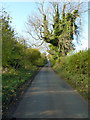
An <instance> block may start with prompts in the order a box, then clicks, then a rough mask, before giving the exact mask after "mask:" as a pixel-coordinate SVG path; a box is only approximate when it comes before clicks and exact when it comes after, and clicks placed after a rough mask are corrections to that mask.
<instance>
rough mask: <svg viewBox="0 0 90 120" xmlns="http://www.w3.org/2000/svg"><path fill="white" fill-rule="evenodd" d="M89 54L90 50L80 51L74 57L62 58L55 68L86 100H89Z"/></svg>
mask: <svg viewBox="0 0 90 120" xmlns="http://www.w3.org/2000/svg"><path fill="white" fill-rule="evenodd" d="M89 53H90V50H88V51H80V52H78V53H76V54H74V55H72V56H65V57H61V58H60V59H58V60H57V61H56V63H55V64H54V66H53V68H54V69H55V70H56V72H58V73H59V74H60V75H61V76H62V77H63V78H65V79H66V81H67V82H68V83H70V84H71V85H72V86H73V87H74V88H75V89H77V91H78V92H79V93H80V94H81V95H82V96H83V97H84V98H86V99H88V80H89V76H88V75H90V71H89V64H88V63H89V60H90V58H89ZM89 98H90V96H89Z"/></svg>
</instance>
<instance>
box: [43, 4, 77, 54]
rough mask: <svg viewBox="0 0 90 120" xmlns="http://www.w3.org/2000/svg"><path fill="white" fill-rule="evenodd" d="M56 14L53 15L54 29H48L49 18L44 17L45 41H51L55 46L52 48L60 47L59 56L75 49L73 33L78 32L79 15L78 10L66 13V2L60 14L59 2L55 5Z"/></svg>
mask: <svg viewBox="0 0 90 120" xmlns="http://www.w3.org/2000/svg"><path fill="white" fill-rule="evenodd" d="M55 9H56V10H55V15H54V17H53V30H52V31H51V32H50V31H49V30H48V20H47V19H46V16H45V18H44V41H46V42H47V43H50V44H51V45H52V46H54V47H55V49H53V48H52V47H50V49H51V50H52V49H53V50H54V51H56V49H58V51H57V52H58V56H64V55H67V53H68V52H69V51H71V50H73V49H74V44H73V43H72V40H73V39H74V37H73V35H74V34H77V29H78V27H77V25H76V23H75V21H76V18H77V17H79V14H78V10H77V9H76V10H74V11H73V12H72V13H69V12H68V13H66V12H65V10H66V4H64V5H63V10H62V14H61V16H60V13H59V9H58V3H57V4H56V5H55Z"/></svg>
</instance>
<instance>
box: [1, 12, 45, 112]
mask: <svg viewBox="0 0 90 120" xmlns="http://www.w3.org/2000/svg"><path fill="white" fill-rule="evenodd" d="M2 13H3V14H2V15H1V16H0V21H2V53H3V54H2V104H3V105H2V106H3V108H4V110H5V109H7V107H8V106H9V104H10V103H11V102H12V100H13V98H14V96H16V95H17V91H18V89H19V87H21V86H22V84H24V83H25V82H26V81H27V80H28V79H29V78H30V77H31V76H33V75H34V73H35V72H36V71H37V70H38V69H39V67H41V66H44V64H46V61H47V60H46V56H45V55H44V54H41V53H40V51H39V50H38V49H34V48H29V47H27V45H26V44H25V40H24V44H23V42H21V39H20V41H19V39H17V37H16V36H15V31H14V30H13V29H12V27H11V26H10V23H11V18H10V16H9V15H8V14H7V12H5V11H3V12H2ZM22 41H23V39H22Z"/></svg>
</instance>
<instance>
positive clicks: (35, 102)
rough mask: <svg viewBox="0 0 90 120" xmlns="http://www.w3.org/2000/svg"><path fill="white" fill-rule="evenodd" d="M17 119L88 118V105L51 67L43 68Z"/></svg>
mask: <svg viewBox="0 0 90 120" xmlns="http://www.w3.org/2000/svg"><path fill="white" fill-rule="evenodd" d="M13 117H15V118H88V103H87V102H86V101H85V100H84V99H83V98H82V97H81V96H80V95H79V94H78V93H77V92H76V91H75V90H73V89H72V87H71V86H70V85H69V84H67V83H66V82H65V81H64V80H62V79H61V78H60V77H59V76H58V75H57V74H56V73H55V72H54V71H53V70H52V69H51V67H43V68H42V69H41V71H40V72H39V73H38V74H37V76H36V77H35V79H34V80H33V82H32V84H31V86H30V87H29V88H28V90H27V92H26V93H25V95H24V96H23V99H22V100H21V102H20V104H19V105H18V107H17V109H16V111H15V113H14V115H13Z"/></svg>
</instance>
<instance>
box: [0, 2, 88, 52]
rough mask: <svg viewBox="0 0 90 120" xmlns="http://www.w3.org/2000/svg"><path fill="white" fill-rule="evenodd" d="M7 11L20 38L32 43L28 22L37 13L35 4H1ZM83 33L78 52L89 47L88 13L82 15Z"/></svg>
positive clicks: (77, 47) (77, 48)
mask: <svg viewBox="0 0 90 120" xmlns="http://www.w3.org/2000/svg"><path fill="white" fill-rule="evenodd" d="M0 6H3V7H4V8H5V9H6V11H7V12H8V13H9V14H10V16H11V17H12V27H13V28H14V29H15V31H16V32H17V33H18V35H19V36H23V37H25V38H27V39H29V40H30V42H32V41H33V40H32V38H31V37H30V36H28V35H27V33H26V26H25V25H26V22H27V19H28V16H29V15H33V14H34V13H35V12H37V9H36V7H37V6H36V3H35V2H1V5H0ZM82 18H83V19H82V20H83V21H82V28H81V29H82V30H81V31H82V32H81V34H80V37H79V40H81V43H82V44H81V45H80V44H79V45H78V44H76V43H75V42H74V43H75V44H76V50H77V51H78V50H81V49H86V48H87V47H88V13H84V14H83V15H82Z"/></svg>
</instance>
